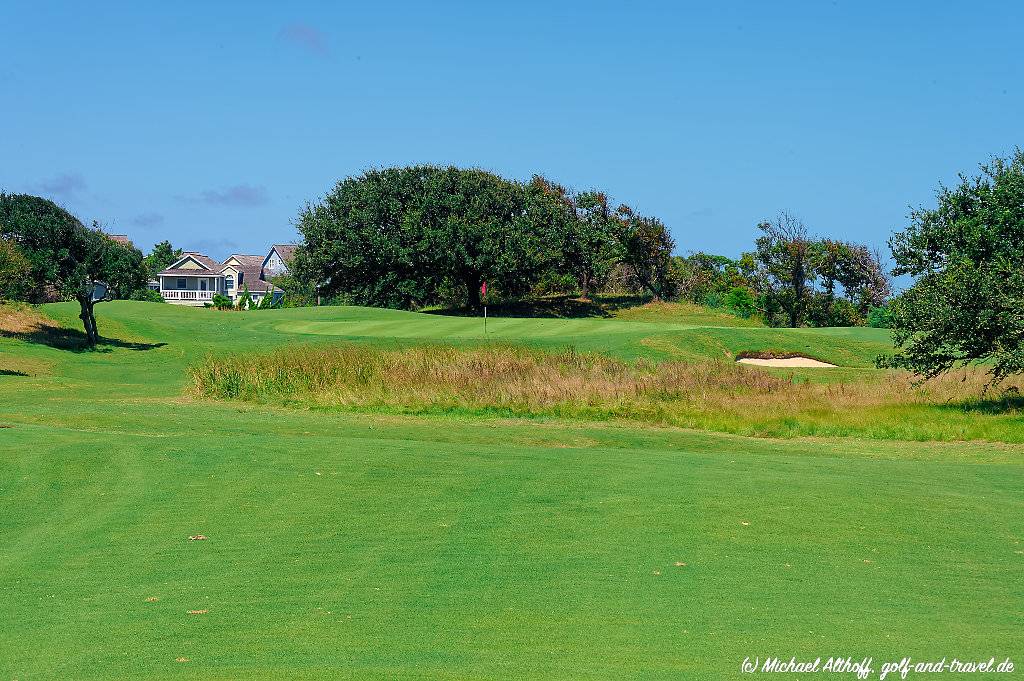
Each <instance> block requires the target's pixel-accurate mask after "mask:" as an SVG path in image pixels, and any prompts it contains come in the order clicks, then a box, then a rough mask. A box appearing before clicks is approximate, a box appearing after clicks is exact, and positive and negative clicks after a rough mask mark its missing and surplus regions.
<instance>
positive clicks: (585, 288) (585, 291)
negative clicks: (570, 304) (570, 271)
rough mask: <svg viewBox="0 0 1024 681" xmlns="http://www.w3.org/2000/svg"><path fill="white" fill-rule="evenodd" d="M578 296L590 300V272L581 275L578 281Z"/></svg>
mask: <svg viewBox="0 0 1024 681" xmlns="http://www.w3.org/2000/svg"><path fill="white" fill-rule="evenodd" d="M580 298H582V299H583V300H590V273H589V272H587V273H585V274H584V275H583V277H581V281H580Z"/></svg>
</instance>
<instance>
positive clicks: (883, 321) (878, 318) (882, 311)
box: [868, 305, 892, 329]
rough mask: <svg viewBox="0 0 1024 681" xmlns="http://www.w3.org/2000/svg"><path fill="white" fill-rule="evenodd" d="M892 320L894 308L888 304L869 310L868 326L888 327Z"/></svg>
mask: <svg viewBox="0 0 1024 681" xmlns="http://www.w3.org/2000/svg"><path fill="white" fill-rule="evenodd" d="M891 322H892V310H890V309H889V306H888V305H879V306H877V307H872V308H871V309H870V310H868V326H871V327H874V328H876V329H888V328H889V325H890V324H891Z"/></svg>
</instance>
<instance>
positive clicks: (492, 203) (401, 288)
mask: <svg viewBox="0 0 1024 681" xmlns="http://www.w3.org/2000/svg"><path fill="white" fill-rule="evenodd" d="M298 229H299V231H300V233H301V234H302V236H303V244H302V246H301V247H300V248H299V250H298V252H297V254H296V261H295V266H294V270H295V279H294V282H289V283H291V284H292V288H293V290H294V291H296V292H301V291H302V290H303V289H304V290H305V295H306V296H307V297H312V295H311V294H312V293H313V292H315V295H317V296H328V297H330V296H342V297H343V298H344V299H345V300H347V301H350V302H352V303H355V304H359V305H371V306H383V307H396V308H403V309H417V308H421V307H424V306H427V305H438V304H447V305H453V304H454V305H468V306H470V307H477V306H479V305H480V304H481V300H480V294H479V292H480V289H481V285H482V283H483V282H484V281H486V282H488V286H489V290H490V291H491V292H492V294H491V297H492V298H499V299H518V298H523V297H529V296H531V295H537V294H538V293H541V292H557V293H570V294H575V295H579V296H580V297H581V298H583V299H585V300H586V299H590V298H591V297H592V296H593V295H594V294H595V293H598V292H602V291H617V292H628V293H634V294H644V295H647V296H649V297H651V298H653V299H663V300H664V299H675V298H683V299H687V300H691V301H693V302H696V303H700V304H711V305H714V306H717V305H724V306H726V307H728V308H730V309H732V310H734V311H735V312H737V313H738V314H741V315H743V316H750V315H753V314H760V315H761V316H762V317H763V318H764V319H765V321H767V322H768V323H770V324H777V325H789V326H802V325H805V324H813V325H818V326H834V325H854V324H862V323H865V322H866V320H867V319H868V317H869V315H870V312H871V310H872V309H873V308H875V307H878V306H881V305H883V304H884V303H885V301H886V299H887V298H888V296H889V294H890V291H889V281H888V278H887V276H886V274H885V270H884V268H883V266H882V262H881V259H880V257H879V256H878V255H877V254H876V253H873V252H872V251H870V250H869V249H868V247H866V246H864V245H860V244H854V243H849V242H842V241H836V240H832V239H820V238H812V237H811V236H810V235H809V233H808V230H807V229H806V228H805V227H804V226H803V224H802V223H800V222H799V221H798V220H796V219H795V218H792V217H791V216H789V215H786V214H782V215H780V216H779V218H777V219H776V220H775V221H765V222H764V223H762V224H761V225H759V229H760V231H761V233H762V234H761V236H760V237H759V238H758V239H757V243H756V250H755V251H753V252H751V253H748V254H743V255H742V256H741V257H740V258H739V260H736V261H732V260H730V259H728V258H725V257H724V256H710V255H706V254H703V253H698V254H695V255H693V256H689V257H680V256H676V255H673V251H674V250H675V242H674V240H673V238H672V236H671V234H670V232H669V231H668V229H667V227H666V226H665V224H664V223H663V222H662V221H661V220H660V219H658V218H656V217H651V216H645V215H642V214H640V213H638V212H637V211H636V210H634V209H633V208H631V207H630V206H629V205H627V204H618V205H615V203H613V202H612V200H611V199H610V198H609V196H608V194H607V193H605V192H602V191H597V190H588V191H579V192H574V191H570V190H568V189H567V188H566V187H564V186H562V185H560V184H558V183H556V182H553V181H551V180H549V179H547V178H544V177H542V176H539V175H538V176H534V177H533V178H532V179H531V180H530V181H528V182H516V181H513V180H508V179H505V178H502V177H499V176H497V175H495V174H493V173H488V172H486V171H483V170H477V169H463V168H455V167H437V166H411V167H401V168H385V169H379V170H371V171H368V172H366V173H363V174H362V175H359V176H357V177H350V178H346V179H344V180H342V181H341V182H339V183H338V184H337V186H336V187H335V188H334V190H333V191H332V192H330V193H329V194H328V195H327V196H326V197H325V198H324V199H323V200H322V201H320V202H318V203H315V204H312V205H308V206H306V208H305V209H304V210H303V211H302V212H301V214H300V216H299V220H298ZM286 290H287V289H286Z"/></svg>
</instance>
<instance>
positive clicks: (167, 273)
mask: <svg viewBox="0 0 1024 681" xmlns="http://www.w3.org/2000/svg"><path fill="white" fill-rule="evenodd" d="M157 276H161V277H223V276H224V275H223V274H221V273H220V272H213V271H211V270H181V269H178V270H160V271H159V272H157Z"/></svg>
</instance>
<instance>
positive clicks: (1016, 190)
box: [879, 149, 1024, 381]
mask: <svg viewBox="0 0 1024 681" xmlns="http://www.w3.org/2000/svg"><path fill="white" fill-rule="evenodd" d="M889 245H890V247H891V248H892V254H893V258H894V259H895V261H896V269H895V271H894V273H895V274H907V275H911V276H912V277H914V284H913V285H912V286H911V287H910V288H909V289H907V290H906V291H905V292H903V293H902V294H901V295H899V296H897V297H896V298H895V299H894V300H893V303H892V305H891V316H890V326H891V328H892V329H893V339H894V341H895V342H896V344H897V346H898V347H899V351H898V352H896V353H895V354H894V355H891V356H888V357H882V358H879V364H880V365H881V366H890V367H902V368H906V369H909V370H910V371H913V372H914V373H916V374H918V375H919V376H923V377H925V378H932V377H934V376H937V375H939V374H941V373H943V372H945V371H948V370H949V369H952V368H954V367H956V366H962V365H965V364H968V363H970V362H974V361H977V360H990V361H991V374H992V377H993V380H994V381H1000V380H1002V379H1004V378H1006V377H1007V376H1010V375H1012V374H1016V373H1020V372H1021V371H1024V347H1022V341H1024V313H1022V310H1024V151H1021V150H1020V149H1018V150H1016V152H1015V153H1014V154H1013V155H1012V156H1011V157H1010V158H1006V159H1002V158H996V159H993V160H992V161H991V162H990V163H987V164H984V165H982V166H981V167H980V173H979V174H978V175H976V176H974V177H970V178H969V177H966V176H963V175H961V176H960V183H959V185H958V186H956V187H953V188H949V187H942V188H940V190H939V192H938V196H937V206H936V207H935V208H920V209H917V210H914V211H913V212H912V213H911V224H910V226H909V227H907V229H905V230H903V231H901V232H898V233H896V234H895V235H894V236H893V237H892V239H890V242H889Z"/></svg>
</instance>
